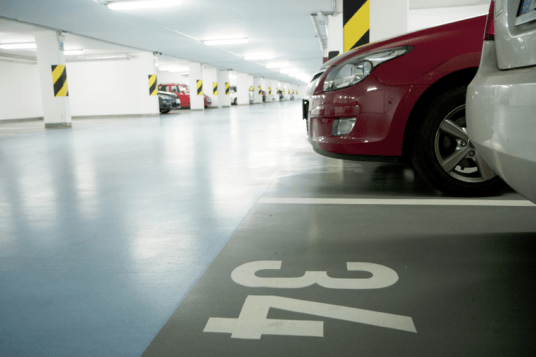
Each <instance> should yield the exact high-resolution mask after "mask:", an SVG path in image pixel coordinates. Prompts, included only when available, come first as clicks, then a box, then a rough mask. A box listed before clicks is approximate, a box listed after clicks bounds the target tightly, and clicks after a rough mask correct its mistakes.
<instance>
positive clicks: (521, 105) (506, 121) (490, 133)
mask: <svg viewBox="0 0 536 357" xmlns="http://www.w3.org/2000/svg"><path fill="white" fill-rule="evenodd" d="M466 115H467V131H468V133H469V137H470V138H471V143H473V145H474V146H475V147H476V149H477V150H478V152H479V153H480V154H481V155H483V156H484V158H485V160H486V161H487V162H488V163H489V164H490V166H491V167H492V168H493V169H494V170H495V172H497V174H499V176H501V177H502V178H503V180H505V181H506V182H507V183H508V184H509V185H510V186H512V188H513V189H515V190H516V191H518V192H519V193H521V194H522V195H523V196H525V197H527V198H528V199H530V200H531V201H533V202H536V182H535V178H536V68H535V67H528V68H521V69H513V70H506V71H504V70H500V69H499V68H498V67H497V58H496V54H495V43H494V42H493V41H484V48H483V52H482V61H481V63H480V68H479V69H478V73H477V75H476V77H475V78H474V80H473V81H472V82H471V84H470V85H469V88H468V90H467V108H466Z"/></svg>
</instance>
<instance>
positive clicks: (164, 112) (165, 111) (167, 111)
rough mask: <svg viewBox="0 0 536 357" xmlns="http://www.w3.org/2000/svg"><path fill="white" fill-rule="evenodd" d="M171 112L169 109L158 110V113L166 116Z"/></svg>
mask: <svg viewBox="0 0 536 357" xmlns="http://www.w3.org/2000/svg"><path fill="white" fill-rule="evenodd" d="M170 111H171V109H160V113H162V114H167V113H169V112H170Z"/></svg>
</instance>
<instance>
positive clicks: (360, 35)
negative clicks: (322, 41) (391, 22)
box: [343, 0, 371, 52]
mask: <svg viewBox="0 0 536 357" xmlns="http://www.w3.org/2000/svg"><path fill="white" fill-rule="evenodd" d="M370 1H371V0H344V2H343V41H344V52H346V51H349V50H351V49H352V48H356V47H359V46H363V45H366V44H367V43H369V42H370Z"/></svg>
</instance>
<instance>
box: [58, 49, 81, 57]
mask: <svg viewBox="0 0 536 357" xmlns="http://www.w3.org/2000/svg"><path fill="white" fill-rule="evenodd" d="M63 54H64V55H65V56H79V55H83V54H84V51H83V50H64V51H63Z"/></svg>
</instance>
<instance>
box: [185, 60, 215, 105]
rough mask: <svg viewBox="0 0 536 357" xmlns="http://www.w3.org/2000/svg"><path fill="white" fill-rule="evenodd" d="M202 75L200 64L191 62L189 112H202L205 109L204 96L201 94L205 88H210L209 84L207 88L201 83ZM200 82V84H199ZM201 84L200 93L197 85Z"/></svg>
mask: <svg viewBox="0 0 536 357" xmlns="http://www.w3.org/2000/svg"><path fill="white" fill-rule="evenodd" d="M202 80H203V73H202V70H201V63H197V62H191V63H190V109H191V110H204V109H205V96H204V95H202V94H201V92H204V91H205V90H206V89H205V88H210V86H211V84H209V85H208V86H207V85H206V84H205V83H203V82H202ZM200 81H201V82H202V83H200ZM199 84H202V88H201V89H202V91H201V92H200V91H198V85H199Z"/></svg>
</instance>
